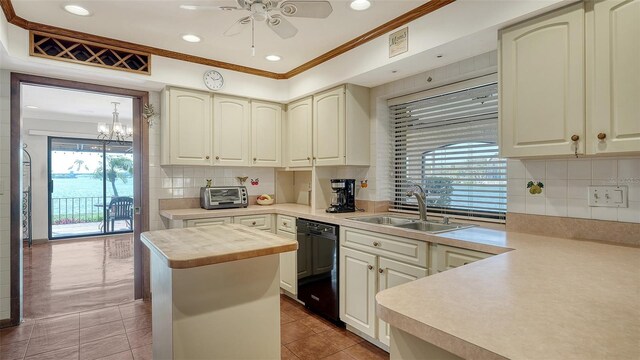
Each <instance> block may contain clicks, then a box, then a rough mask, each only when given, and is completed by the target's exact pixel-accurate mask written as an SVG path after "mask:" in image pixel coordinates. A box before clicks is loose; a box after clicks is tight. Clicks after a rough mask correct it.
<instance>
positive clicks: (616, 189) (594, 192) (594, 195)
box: [589, 185, 629, 208]
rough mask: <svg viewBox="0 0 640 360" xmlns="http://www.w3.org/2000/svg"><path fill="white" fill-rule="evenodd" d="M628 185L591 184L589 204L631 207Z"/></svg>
mask: <svg viewBox="0 0 640 360" xmlns="http://www.w3.org/2000/svg"><path fill="white" fill-rule="evenodd" d="M627 191H628V187H627V186H615V185H612V186H606V185H603V186H589V206H598V207H600V206H601V207H620V208H626V207H629V205H628V202H627Z"/></svg>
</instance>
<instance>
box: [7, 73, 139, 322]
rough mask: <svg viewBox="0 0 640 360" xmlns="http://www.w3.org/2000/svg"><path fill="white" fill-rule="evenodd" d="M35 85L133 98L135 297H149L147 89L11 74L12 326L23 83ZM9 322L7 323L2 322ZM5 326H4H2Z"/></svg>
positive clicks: (18, 258)
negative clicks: (144, 240) (145, 239)
mask: <svg viewBox="0 0 640 360" xmlns="http://www.w3.org/2000/svg"><path fill="white" fill-rule="evenodd" d="M23 84H24V85H35V86H46V87H56V88H66V89H73V90H81V91H87V92H95V93H101V94H111V95H120V96H130V97H131V98H132V99H133V158H134V185H133V188H134V190H133V191H134V195H136V194H137V195H138V196H137V197H136V196H134V197H135V198H136V201H135V204H134V206H135V207H138V208H139V209H140V211H139V213H138V214H135V215H134V223H136V224H139V226H135V227H134V241H133V248H134V260H133V264H134V266H133V268H134V270H133V273H134V298H135V299H141V298H143V297H148V296H149V279H148V277H149V266H148V264H146V263H145V262H148V256H145V253H144V247H143V246H142V242H141V241H140V233H141V232H143V231H147V230H149V214H148V212H147V210H148V209H149V191H148V186H147V184H149V167H148V165H149V126H148V124H147V123H146V122H145V121H144V118H143V116H142V110H143V105H144V104H148V103H149V93H148V92H147V91H140V90H132V89H125V88H119V87H113V86H106V85H96V84H89V83H84V82H79V81H72V80H61V79H55V78H49V77H44V76H37V75H28V74H21V73H13V72H12V73H11V120H10V122H11V123H10V134H11V135H10V136H11V141H10V147H11V150H10V153H11V154H10V169H11V172H10V173H11V174H12V176H11V183H10V193H11V210H10V214H11V223H10V241H11V247H10V254H11V255H10V256H11V264H10V267H11V317H10V322H9V324H8V325H9V326H12V325H18V324H19V323H20V316H21V313H22V308H21V303H20V300H21V297H22V294H21V291H22V289H21V277H22V276H23V274H22V239H21V237H20V227H21V216H22V211H21V209H22V204H21V201H20V194H21V192H20V182H21V178H20V177H19V176H17V175H18V174H19V173H20V164H21V153H22V147H21V146H20V138H21V132H22V118H21V112H20V108H21V93H20V91H21V85H23ZM0 325H5V324H0ZM0 327H2V326H0Z"/></svg>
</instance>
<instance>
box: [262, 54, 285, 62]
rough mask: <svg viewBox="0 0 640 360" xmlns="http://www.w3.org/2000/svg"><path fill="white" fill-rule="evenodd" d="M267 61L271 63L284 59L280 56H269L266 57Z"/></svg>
mask: <svg viewBox="0 0 640 360" xmlns="http://www.w3.org/2000/svg"><path fill="white" fill-rule="evenodd" d="M265 59H267V60H269V61H280V60H281V59H282V58H281V57H280V56H278V55H267V56H265Z"/></svg>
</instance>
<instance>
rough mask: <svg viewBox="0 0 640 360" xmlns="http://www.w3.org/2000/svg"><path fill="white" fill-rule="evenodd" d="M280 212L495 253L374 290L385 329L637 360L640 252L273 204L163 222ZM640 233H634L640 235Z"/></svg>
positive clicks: (514, 352) (495, 348)
mask: <svg viewBox="0 0 640 360" xmlns="http://www.w3.org/2000/svg"><path fill="white" fill-rule="evenodd" d="M258 213H277V214H284V215H290V216H295V217H302V218H308V219H311V220H318V221H325V222H330V223H335V224H337V225H341V226H350V227H354V228H359V229H363V230H372V231H376V232H380V233H386V234H391V235H398V236H404V237H410V238H413V239H418V240H424V241H428V242H432V243H438V244H446V245H451V246H458V247H463V248H467V249H472V250H477V251H483V252H488V253H492V254H499V255H497V256H492V257H490V258H487V259H484V260H481V261H477V262H474V263H472V264H469V265H466V266H463V267H460V268H456V269H453V270H449V271H446V272H443V273H439V274H436V275H432V276H429V277H426V278H422V279H419V280H416V281H413V282H411V283H408V284H404V285H400V286H397V287H393V288H391V289H388V290H385V291H382V292H380V293H378V294H377V296H376V301H377V312H378V315H379V316H380V317H381V318H382V319H383V320H385V321H387V322H388V323H390V324H391V325H392V326H395V327H397V328H399V329H401V330H403V331H405V332H408V333H410V334H412V335H414V336H417V337H418V338H421V339H423V340H425V341H427V342H430V343H432V344H434V345H436V346H439V347H441V348H443V349H445V350H447V351H449V352H451V353H454V354H456V355H458V356H461V357H466V358H474V359H489V358H491V359H493V358H512V359H522V358H527V359H602V358H611V359H640V248H637V247H627V246H616V245H610V244H605V243H598V242H591V241H581V240H569V239H563V238H555V237H546V236H537V235H531V234H524V233H516V232H506V231H499V230H490V229H484V228H481V227H473V228H469V229H464V230H458V231H453V232H447V233H441V234H426V233H422V232H418V231H412V230H406V229H399V228H393V227H389V226H382V225H374V224H367V223H362V222H357V221H353V220H349V219H347V218H348V217H355V216H366V215H371V214H366V213H349V214H327V213H324V211H322V210H312V209H310V208H309V207H308V206H302V205H294V204H280V205H273V206H267V207H256V206H251V207H249V208H247V209H233V210H215V211H207V210H201V209H183V210H167V211H163V212H162V213H161V214H162V216H165V217H167V218H170V219H194V218H203V217H219V216H238V215H247V214H258ZM639 236H640V234H639Z"/></svg>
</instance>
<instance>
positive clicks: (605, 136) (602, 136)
mask: <svg viewBox="0 0 640 360" xmlns="http://www.w3.org/2000/svg"><path fill="white" fill-rule="evenodd" d="M606 138H607V134H605V133H599V134H598V140H604V139H606Z"/></svg>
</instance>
